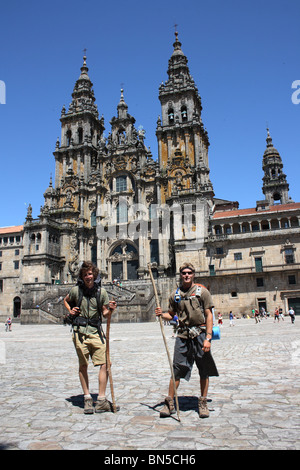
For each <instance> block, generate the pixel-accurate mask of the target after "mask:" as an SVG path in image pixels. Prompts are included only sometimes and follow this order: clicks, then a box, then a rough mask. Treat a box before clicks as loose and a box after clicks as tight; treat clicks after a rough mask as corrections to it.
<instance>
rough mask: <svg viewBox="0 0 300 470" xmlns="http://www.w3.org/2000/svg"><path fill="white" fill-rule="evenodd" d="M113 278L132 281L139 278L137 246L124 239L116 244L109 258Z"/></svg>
mask: <svg viewBox="0 0 300 470" xmlns="http://www.w3.org/2000/svg"><path fill="white" fill-rule="evenodd" d="M108 262H109V271H110V277H111V280H112V281H113V280H115V279H117V280H123V281H127V280H128V281H130V280H134V279H137V278H138V267H139V255H138V249H137V247H136V246H135V245H134V244H133V243H132V242H129V241H126V240H123V241H122V242H120V243H117V244H115V245H114V247H113V248H112V250H111V254H110V256H109V258H108Z"/></svg>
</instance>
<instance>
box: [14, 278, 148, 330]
mask: <svg viewBox="0 0 300 470" xmlns="http://www.w3.org/2000/svg"><path fill="white" fill-rule="evenodd" d="M72 286H73V284H72V285H68V284H64V285H53V286H47V287H46V288H45V290H43V291H42V292H40V293H39V298H35V302H33V301H30V300H28V299H30V297H32V296H30V290H29V291H27V293H26V295H27V302H26V303H25V307H26V308H24V307H23V308H22V314H21V323H23V324H27V323H49V324H51V323H59V324H62V323H63V318H64V316H65V314H66V309H65V307H64V303H63V299H64V297H65V296H66V295H67V293H68V292H69V291H70V289H71V287H72ZM102 287H104V288H105V289H106V291H107V293H108V296H109V298H110V299H114V300H115V301H116V302H117V304H118V308H117V309H116V311H115V313H114V314H113V315H112V318H111V321H112V323H113V322H118V323H121V322H148V321H154V320H155V314H154V309H155V296H154V292H153V287H152V285H151V283H150V282H149V281H147V280H136V281H123V282H122V286H120V285H118V284H113V283H110V282H109V283H104V282H103V284H102ZM32 298H33V297H32Z"/></svg>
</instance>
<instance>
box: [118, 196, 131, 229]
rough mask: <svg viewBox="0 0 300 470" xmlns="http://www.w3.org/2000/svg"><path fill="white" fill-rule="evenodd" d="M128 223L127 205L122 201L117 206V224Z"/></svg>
mask: <svg viewBox="0 0 300 470" xmlns="http://www.w3.org/2000/svg"><path fill="white" fill-rule="evenodd" d="M126 222H128V208H127V204H126V203H125V202H124V201H122V202H120V203H119V204H118V205H117V224H124V223H126Z"/></svg>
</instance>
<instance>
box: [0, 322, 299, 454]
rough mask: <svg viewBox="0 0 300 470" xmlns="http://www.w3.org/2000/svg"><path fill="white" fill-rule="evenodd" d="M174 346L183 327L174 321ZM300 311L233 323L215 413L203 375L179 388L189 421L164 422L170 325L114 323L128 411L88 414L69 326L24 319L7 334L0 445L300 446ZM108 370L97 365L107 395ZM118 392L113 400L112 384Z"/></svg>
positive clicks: (218, 352) (114, 353) (0, 336)
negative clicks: (203, 411)
mask: <svg viewBox="0 0 300 470" xmlns="http://www.w3.org/2000/svg"><path fill="white" fill-rule="evenodd" d="M165 333H166V337H167V342H168V347H169V349H170V352H171V356H172V352H173V348H174V343H175V341H174V338H172V333H173V329H172V327H170V326H165ZM299 333H300V318H299V319H298V317H297V318H296V322H295V324H294V325H292V324H291V322H290V321H289V319H286V321H284V322H280V323H279V324H274V323H273V321H272V319H266V320H264V321H262V322H261V323H259V324H255V322H254V320H252V319H241V320H237V321H236V324H235V326H234V327H233V328H231V327H229V321H227V320H225V321H224V326H223V328H222V330H221V340H220V341H214V342H213V343H212V352H213V356H214V359H215V362H216V364H217V367H218V369H219V373H220V377H213V378H211V380H210V388H209V401H208V407H209V410H210V417H209V418H207V419H200V418H199V415H198V407H197V400H198V396H199V377H198V372H197V370H196V368H194V369H193V372H192V377H191V380H190V382H185V381H181V384H180V387H179V389H178V397H179V406H180V419H181V421H180V422H179V421H178V420H177V415H173V416H172V417H170V418H165V419H161V418H160V417H159V410H160V408H161V406H163V401H164V397H165V395H166V394H167V390H168V383H169V377H170V367H169V363H168V359H167V355H166V352H165V348H164V344H163V339H162V336H161V332H160V326H159V324H158V323H157V322H152V323H128V324H127V323H125V324H115V323H113V324H112V325H111V331H110V336H111V345H110V354H111V360H112V374H113V381H114V393H115V398H116V401H117V404H118V406H120V411H118V412H117V413H104V414H93V415H84V414H83V395H82V391H81V387H80V383H79V379H78V364H77V356H76V353H75V350H74V347H73V344H72V340H71V334H70V331H69V328H68V327H64V326H60V325H19V324H14V325H13V330H12V332H9V333H6V332H5V331H4V328H3V331H1V332H0V343H1V347H2V349H3V347H4V348H5V361H4V363H1V364H0V380H1V385H2V387H1V397H0V429H1V431H0V448H1V449H9V450H90V449H91V450H105V451H112V450H115V451H117V450H120V451H125V450H126V451H132V450H154V451H160V450H161V451H162V450H165V451H166V450H170V451H171V450H174V451H179V450H182V451H187V450H189V451H196V450H203V449H209V450H229V449H232V450H235V449H236V450H263V449H264V450H266V449H267V450H271V449H274V450H284V449H287V450H299V448H300V438H299V434H300V433H299V424H300V422H299V404H300V398H299V397H300V394H299V388H300V387H299V386H300V378H299V377H300V374H299V368H300V354H299V349H300V341H299V339H298V338H299ZM97 373H98V369H94V368H93V366H92V364H91V365H90V367H89V377H90V388H91V392H92V394H93V397H94V399H96V396H97V392H98V390H97V387H98V379H97V375H98V374H97ZM107 391H108V394H107V396H108V398H109V399H111V398H110V392H109V384H108V388H107Z"/></svg>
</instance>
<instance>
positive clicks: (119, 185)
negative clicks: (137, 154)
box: [116, 175, 127, 193]
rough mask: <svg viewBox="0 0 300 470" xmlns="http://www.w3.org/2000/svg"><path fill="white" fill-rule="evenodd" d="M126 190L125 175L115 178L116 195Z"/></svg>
mask: <svg viewBox="0 0 300 470" xmlns="http://www.w3.org/2000/svg"><path fill="white" fill-rule="evenodd" d="M126 190H127V177H126V175H121V176H117V177H116V191H117V193H119V192H121V191H126Z"/></svg>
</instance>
